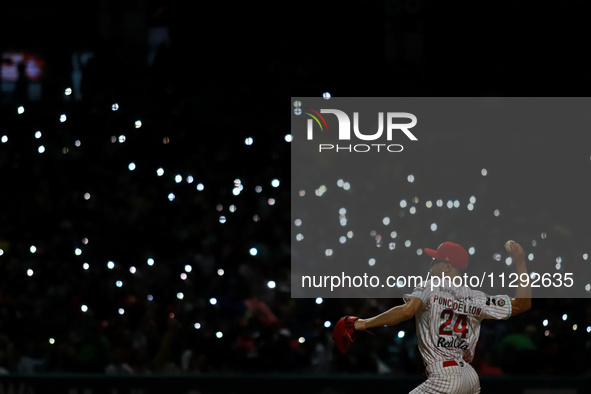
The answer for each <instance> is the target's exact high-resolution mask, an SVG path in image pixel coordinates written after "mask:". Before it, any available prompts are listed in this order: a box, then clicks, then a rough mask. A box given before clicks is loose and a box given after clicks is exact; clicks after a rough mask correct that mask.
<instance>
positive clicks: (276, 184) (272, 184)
mask: <svg viewBox="0 0 591 394" xmlns="http://www.w3.org/2000/svg"><path fill="white" fill-rule="evenodd" d="M271 186H273V187H279V179H273V180H272V181H271Z"/></svg>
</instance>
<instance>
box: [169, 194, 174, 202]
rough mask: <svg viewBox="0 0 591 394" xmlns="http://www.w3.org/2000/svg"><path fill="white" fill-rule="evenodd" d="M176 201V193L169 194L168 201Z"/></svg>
mask: <svg viewBox="0 0 591 394" xmlns="http://www.w3.org/2000/svg"><path fill="white" fill-rule="evenodd" d="M174 199H175V195H174V193H169V194H168V200H169V201H174Z"/></svg>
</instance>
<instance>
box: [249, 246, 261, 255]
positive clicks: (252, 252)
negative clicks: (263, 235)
mask: <svg viewBox="0 0 591 394" xmlns="http://www.w3.org/2000/svg"><path fill="white" fill-rule="evenodd" d="M248 252H249V253H250V255H251V256H256V255H257V253H258V252H259V251H258V250H257V248H250V250H249V251H248Z"/></svg>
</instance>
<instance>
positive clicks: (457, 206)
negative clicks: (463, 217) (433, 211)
mask: <svg viewBox="0 0 591 394" xmlns="http://www.w3.org/2000/svg"><path fill="white" fill-rule="evenodd" d="M459 207H460V201H459V200H455V201H454V208H459Z"/></svg>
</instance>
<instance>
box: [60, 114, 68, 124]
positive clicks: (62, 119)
mask: <svg viewBox="0 0 591 394" xmlns="http://www.w3.org/2000/svg"><path fill="white" fill-rule="evenodd" d="M67 119H68V117H67V116H66V114H61V115H60V122H62V123H64V122H65V121H66V120H67Z"/></svg>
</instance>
